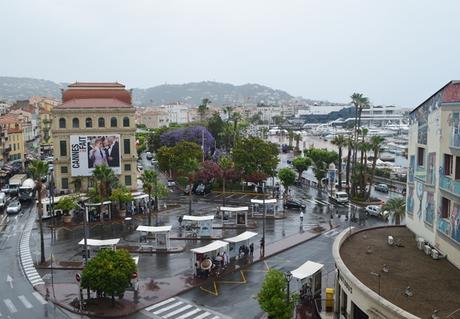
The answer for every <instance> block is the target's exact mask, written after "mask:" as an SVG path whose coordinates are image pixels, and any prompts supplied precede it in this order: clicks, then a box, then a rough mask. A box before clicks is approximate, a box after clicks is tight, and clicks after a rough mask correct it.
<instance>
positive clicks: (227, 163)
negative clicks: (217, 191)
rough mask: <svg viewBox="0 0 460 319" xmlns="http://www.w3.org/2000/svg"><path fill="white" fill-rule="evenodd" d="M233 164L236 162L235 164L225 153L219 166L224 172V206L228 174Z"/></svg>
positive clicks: (223, 204)
mask: <svg viewBox="0 0 460 319" xmlns="http://www.w3.org/2000/svg"><path fill="white" fill-rule="evenodd" d="M233 165H234V164H233V162H232V160H231V159H230V157H228V156H225V155H224V156H222V157H221V158H220V159H219V167H220V169H221V172H222V194H223V197H222V206H224V207H225V181H226V179H227V175H228V173H229V171H230V170H231V169H232V168H233Z"/></svg>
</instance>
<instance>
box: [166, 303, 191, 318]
mask: <svg viewBox="0 0 460 319" xmlns="http://www.w3.org/2000/svg"><path fill="white" fill-rule="evenodd" d="M192 307H193V306H192V305H185V306H183V307H181V308H179V309H177V310H174V311H173V312H170V313H168V314H167V315H166V316H163V318H165V319H167V318H169V317H172V316H175V315H177V314H178V313H181V312H183V311H184V310H187V309H189V308H192Z"/></svg>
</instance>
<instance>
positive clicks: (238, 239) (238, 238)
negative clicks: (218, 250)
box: [224, 231, 257, 243]
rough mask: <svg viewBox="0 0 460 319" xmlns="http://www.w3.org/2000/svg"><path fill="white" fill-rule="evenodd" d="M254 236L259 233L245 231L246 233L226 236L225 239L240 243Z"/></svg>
mask: <svg viewBox="0 0 460 319" xmlns="http://www.w3.org/2000/svg"><path fill="white" fill-rule="evenodd" d="M254 236H257V233H255V232H252V231H245V232H244V233H241V234H239V235H238V236H235V237H230V238H225V239H224V240H225V241H226V242H229V243H239V242H242V241H247V240H249V239H251V238H252V237H254Z"/></svg>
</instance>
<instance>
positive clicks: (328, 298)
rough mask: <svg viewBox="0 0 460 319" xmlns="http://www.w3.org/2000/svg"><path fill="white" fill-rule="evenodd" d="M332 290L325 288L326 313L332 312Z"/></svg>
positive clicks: (333, 290)
mask: <svg viewBox="0 0 460 319" xmlns="http://www.w3.org/2000/svg"><path fill="white" fill-rule="evenodd" d="M334 292H335V289H334V288H326V311H333V310H334Z"/></svg>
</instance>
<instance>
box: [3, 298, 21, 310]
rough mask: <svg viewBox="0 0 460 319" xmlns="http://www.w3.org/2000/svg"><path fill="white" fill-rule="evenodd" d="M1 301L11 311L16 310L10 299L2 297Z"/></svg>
mask: <svg viewBox="0 0 460 319" xmlns="http://www.w3.org/2000/svg"><path fill="white" fill-rule="evenodd" d="M3 302H4V303H5V305H6V307H7V308H8V310H9V311H10V312H11V313H15V312H18V309H16V307H15V306H14V303H13V302H12V301H11V299H3Z"/></svg>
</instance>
